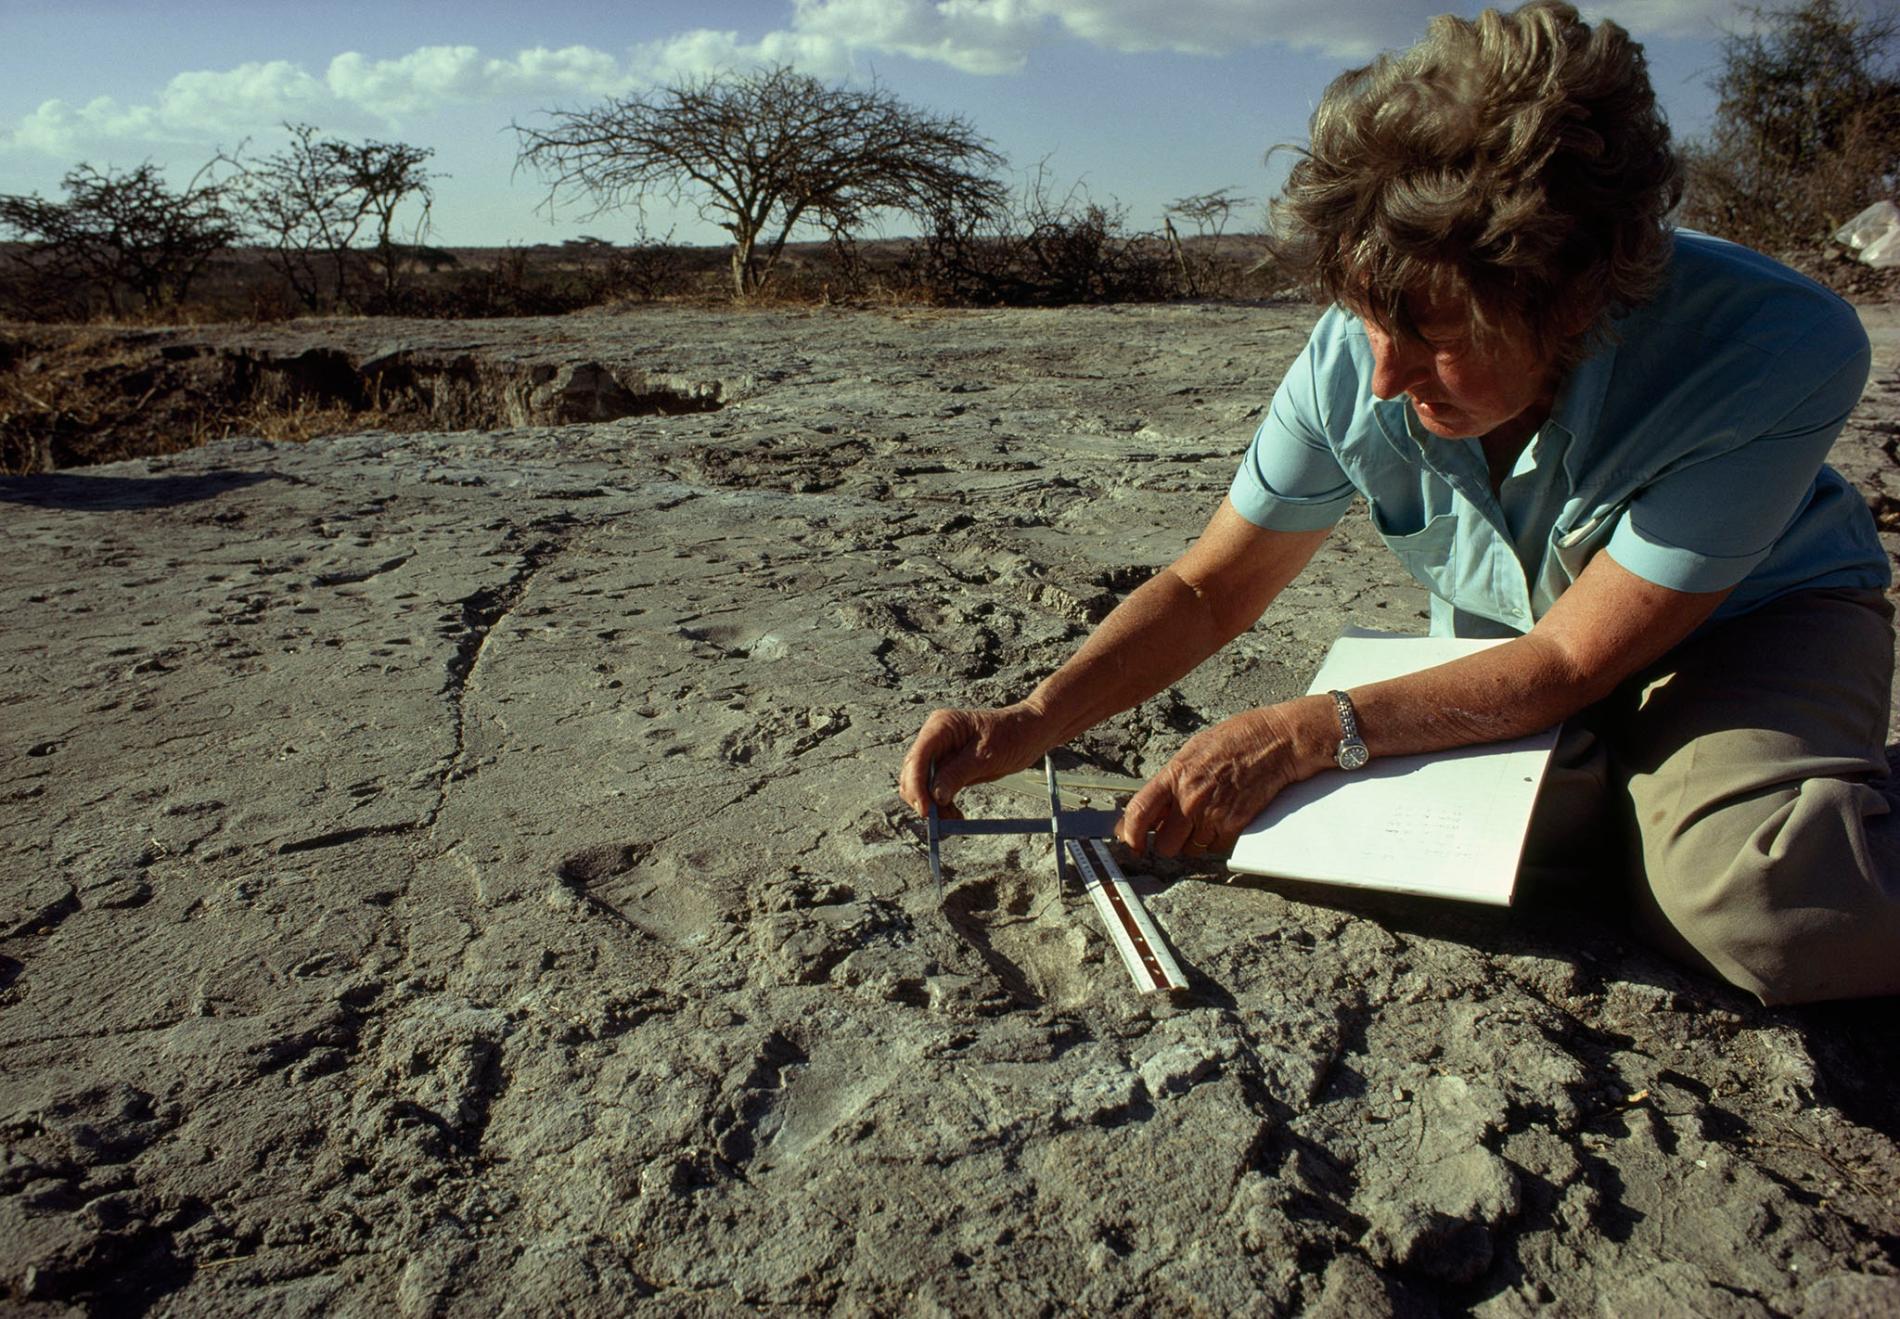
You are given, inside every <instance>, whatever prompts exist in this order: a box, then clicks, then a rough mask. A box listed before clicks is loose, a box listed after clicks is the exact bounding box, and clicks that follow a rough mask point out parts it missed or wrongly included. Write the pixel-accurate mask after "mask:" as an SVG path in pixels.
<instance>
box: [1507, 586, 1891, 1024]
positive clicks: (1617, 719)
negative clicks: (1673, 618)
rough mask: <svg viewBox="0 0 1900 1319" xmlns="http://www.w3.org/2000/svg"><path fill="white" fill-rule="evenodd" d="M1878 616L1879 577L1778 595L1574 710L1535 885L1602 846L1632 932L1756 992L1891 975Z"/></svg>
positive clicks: (1856, 986) (1529, 863)
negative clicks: (1864, 585) (1847, 587)
mask: <svg viewBox="0 0 1900 1319" xmlns="http://www.w3.org/2000/svg"><path fill="white" fill-rule="evenodd" d="M1892 619H1893V609H1892V607H1891V606H1890V605H1889V604H1888V603H1887V602H1886V600H1885V598H1884V597H1882V596H1881V595H1880V594H1879V593H1878V592H1874V591H1803V592H1798V593H1796V594H1794V595H1790V596H1784V597H1783V598H1782V599H1780V600H1776V601H1774V602H1772V603H1770V604H1768V605H1765V606H1763V607H1762V608H1761V609H1758V610H1755V611H1753V612H1752V613H1749V614H1745V615H1743V616H1742V617H1740V618H1736V619H1731V620H1729V621H1727V622H1724V623H1720V624H1718V625H1716V626H1714V627H1712V628H1710V629H1709V630H1708V631H1707V632H1705V633H1704V634H1702V635H1700V636H1698V637H1695V638H1692V639H1691V640H1690V641H1688V642H1685V643H1684V644H1683V645H1681V646H1678V647H1677V648H1676V649H1675V650H1674V651H1672V652H1670V654H1669V655H1667V656H1665V657H1664V658H1663V660H1662V661H1661V662H1660V663H1659V664H1658V665H1656V666H1655V667H1654V668H1653V669H1651V670H1650V671H1648V672H1646V673H1644V674H1642V675H1640V676H1639V677H1638V678H1637V679H1635V680H1634V681H1632V682H1630V683H1628V684H1625V686H1624V687H1623V688H1621V689H1619V691H1618V692H1617V693H1616V694H1615V695H1614V696H1612V697H1610V698H1609V699H1608V700H1605V701H1603V702H1601V703H1600V704H1599V705H1597V706H1595V707H1592V708H1591V709H1590V710H1587V711H1585V712H1584V714H1583V715H1582V716H1580V717H1579V718H1578V719H1575V720H1572V721H1571V722H1570V723H1569V724H1567V725H1566V726H1565V731H1564V735H1563V737H1562V738H1561V739H1560V741H1559V743H1558V748H1557V753H1556V755H1555V756H1554V757H1553V759H1552V764H1551V770H1550V774H1549V775H1548V777H1547V778H1546V780H1545V785H1544V788H1543V790H1542V791H1541V792H1540V793H1539V796H1538V803H1537V810H1536V813H1535V815H1534V817H1533V820H1532V827H1531V837H1530V839H1529V840H1528V841H1527V843H1526V849H1525V858H1524V860H1525V866H1524V875H1525V879H1526V880H1527V881H1528V882H1529V885H1530V886H1532V887H1534V885H1535V882H1536V880H1537V879H1538V878H1540V877H1549V876H1551V875H1553V874H1559V873H1570V874H1574V873H1576V872H1577V871H1578V870H1579V869H1582V868H1587V869H1589V870H1591V871H1593V872H1594V874H1595V875H1596V876H1597V882H1598V883H1600V882H1601V876H1602V875H1603V874H1604V873H1605V871H1604V870H1603V869H1602V868H1601V867H1602V866H1603V865H1604V864H1609V865H1610V866H1612V867H1613V869H1614V870H1620V871H1622V872H1623V873H1625V874H1628V875H1629V876H1631V878H1632V880H1633V885H1632V891H1631V894H1630V906H1631V909H1632V913H1633V916H1634V919H1635V923H1636V926H1637V929H1638V931H1639V932H1640V933H1641V934H1642V935H1643V937H1645V938H1646V939H1647V940H1648V941H1649V942H1651V943H1653V944H1655V945H1656V946H1657V947H1658V948H1660V949H1661V950H1662V951H1664V952H1666V953H1668V954H1669V955H1671V956H1672V957H1675V958H1677V959H1679V960H1681V961H1683V962H1686V963H1688V964H1689V965H1691V966H1694V967H1697V968H1698V969H1701V970H1704V971H1710V972H1713V973H1714V974H1716V975H1718V976H1720V977H1721V978H1722V979H1724V980H1727V981H1729V982H1730V983H1732V984H1735V985H1738V986H1740V987H1741V988H1743V989H1746V990H1748V991H1750V992H1751V993H1753V994H1755V995H1756V996H1757V997H1758V998H1760V999H1761V1000H1762V1002H1764V1003H1770V1004H1775V1003H1803V1002H1811V1001H1815V1000H1819V999H1829V998H1852V997H1861V996H1865V995H1872V994H1895V993H1900V812H1897V811H1895V810H1894V809H1893V805H1894V801H1895V799H1896V798H1897V797H1900V781H1895V780H1891V779H1889V777H1888V766H1887V759H1886V754H1885V746H1886V737H1887V717H1888V691H1889V687H1890V684H1891V680H1892V670H1893V645H1894V633H1893V623H1892ZM1606 826H1607V827H1606ZM1619 851H1620V852H1621V856H1620V857H1619V856H1618V855H1617V853H1618V852H1619Z"/></svg>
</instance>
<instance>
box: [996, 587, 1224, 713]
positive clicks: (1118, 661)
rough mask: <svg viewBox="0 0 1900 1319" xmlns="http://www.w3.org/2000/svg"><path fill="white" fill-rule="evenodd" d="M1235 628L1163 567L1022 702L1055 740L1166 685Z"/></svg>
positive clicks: (1210, 603) (1197, 592) (1219, 644)
mask: <svg viewBox="0 0 1900 1319" xmlns="http://www.w3.org/2000/svg"><path fill="white" fill-rule="evenodd" d="M1249 621H1251V620H1249ZM1241 626H1242V627H1244V626H1245V624H1244V623H1243V624H1242V625H1241ZM1238 631H1239V629H1238V628H1234V627H1233V626H1232V623H1231V621H1230V620H1227V619H1224V618H1222V617H1221V611H1220V610H1219V609H1218V608H1217V607H1216V605H1215V602H1213V601H1211V600H1210V599H1208V598H1207V596H1206V594H1205V593H1204V592H1203V591H1200V590H1196V589H1195V588H1194V587H1193V586H1191V585H1190V584H1189V583H1188V582H1187V581H1185V580H1184V579H1183V578H1182V577H1181V576H1180V575H1179V573H1177V572H1176V570H1175V569H1174V568H1165V569H1163V570H1162V571H1161V572H1159V573H1157V574H1156V575H1155V576H1154V577H1152V578H1150V579H1149V580H1148V581H1147V582H1145V583H1143V584H1142V585H1141V586H1140V587H1139V588H1137V589H1136V590H1135V591H1134V593H1133V594H1131V595H1129V596H1128V598H1127V599H1125V600H1123V601H1122V602H1121V603H1120V604H1119V605H1117V606H1116V607H1115V609H1114V611H1113V612H1112V613H1110V614H1109V616H1108V617H1107V618H1105V619H1104V620H1102V623H1101V626H1099V627H1097V628H1096V629H1095V631H1094V632H1093V633H1092V634H1091V635H1090V636H1089V638H1088V640H1087V641H1085V642H1083V643H1082V647H1081V649H1079V650H1078V651H1076V653H1075V654H1074V655H1073V656H1071V657H1070V658H1069V660H1068V661H1067V662H1066V663H1064V664H1063V665H1062V667H1061V668H1059V669H1057V670H1056V671H1055V672H1054V673H1052V674H1050V675H1049V676H1048V677H1047V678H1045V679H1044V680H1043V681H1042V682H1041V683H1040V684H1039V685H1038V686H1037V687H1036V689H1035V691H1033V692H1031V693H1030V695H1029V697H1028V698H1027V699H1026V700H1025V701H1024V704H1025V705H1027V706H1028V707H1030V708H1031V709H1033V710H1034V711H1035V712H1036V714H1037V716H1038V718H1039V719H1040V720H1041V721H1042V723H1043V724H1044V726H1045V728H1046V730H1047V733H1048V739H1049V745H1050V746H1056V745H1059V744H1061V743H1063V742H1067V741H1069V740H1070V739H1071V738H1073V737H1075V736H1076V735H1078V734H1080V733H1082V732H1083V731H1085V730H1086V729H1089V728H1092V727H1094V726H1095V725H1096V724H1098V723H1100V722H1101V721H1102V720H1104V719H1106V718H1108V717H1109V716H1111V715H1115V714H1119V713H1121V712H1122V711H1123V710H1128V709H1132V708H1133V707H1135V706H1137V705H1139V704H1141V703H1142V702H1143V701H1145V700H1147V699H1148V698H1149V697H1151V696H1153V695H1155V694H1156V693H1158V692H1161V691H1163V690H1165V689H1166V688H1167V687H1169V686H1170V685H1172V684H1173V683H1175V682H1177V681H1179V680H1180V679H1181V678H1182V677H1184V676H1185V675H1186V674H1187V673H1189V672H1190V671H1192V670H1193V668H1194V667H1195V666H1196V665H1198V664H1199V663H1200V662H1201V661H1202V660H1205V659H1206V658H1207V657H1208V656H1210V655H1212V654H1213V653H1214V652H1215V651H1217V650H1219V649H1220V648H1221V647H1222V646H1224V645H1226V644H1227V643H1228V642H1229V641H1231V640H1233V638H1234V637H1235V636H1236V635H1237V634H1238Z"/></svg>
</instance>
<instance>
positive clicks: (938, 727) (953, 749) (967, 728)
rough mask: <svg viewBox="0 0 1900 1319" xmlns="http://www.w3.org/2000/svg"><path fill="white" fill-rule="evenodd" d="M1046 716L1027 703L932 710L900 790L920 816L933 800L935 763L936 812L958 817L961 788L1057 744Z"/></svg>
mask: <svg viewBox="0 0 1900 1319" xmlns="http://www.w3.org/2000/svg"><path fill="white" fill-rule="evenodd" d="M1045 728H1046V725H1045V724H1044V722H1043V720H1042V716H1041V715H1040V714H1038V713H1037V711H1035V710H1034V709H1033V708H1031V707H1030V706H1029V705H1027V704H1025V703H1021V702H1019V703H1017V704H1015V705H1005V706H1001V707H999V708H996V709H991V710H933V711H931V713H930V717H929V718H928V719H926V720H924V726H923V729H922V731H921V732H919V733H918V734H917V740H916V741H915V742H912V743H911V745H910V752H909V754H908V755H906V756H905V757H904V768H903V770H902V771H901V772H900V773H899V774H898V777H897V792H898V795H899V796H901V797H902V798H903V799H904V800H905V801H906V802H908V803H909V804H910V806H911V807H912V809H914V810H915V811H916V812H917V813H918V814H919V815H923V814H925V813H926V811H927V809H928V805H929V801H930V795H931V792H930V787H931V784H930V767H931V766H932V765H933V764H934V765H935V766H936V767H937V782H936V798H937V812H938V814H940V815H941V816H942V817H943V818H944V819H946V820H960V819H962V818H963V813H962V812H961V811H959V810H957V808H956V806H955V805H954V803H955V801H956V795H957V793H958V792H959V791H961V790H962V789H964V788H967V787H969V786H970V785H971V784H972V783H988V782H990V781H992V780H993V779H1000V778H1002V777H1003V776H1004V775H1005V774H1013V773H1015V772H1016V771H1017V770H1019V769H1027V768H1028V767H1029V766H1031V765H1033V764H1035V763H1036V762H1037V761H1038V760H1040V759H1042V756H1043V753H1044V752H1045V751H1047V750H1048V749H1049V747H1050V746H1052V745H1053V743H1052V742H1050V741H1048V740H1047V734H1046V732H1045V731H1044V730H1045Z"/></svg>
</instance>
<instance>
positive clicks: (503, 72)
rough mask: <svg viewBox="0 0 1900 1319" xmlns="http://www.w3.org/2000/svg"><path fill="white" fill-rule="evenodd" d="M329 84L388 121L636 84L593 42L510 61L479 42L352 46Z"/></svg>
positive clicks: (606, 92)
mask: <svg viewBox="0 0 1900 1319" xmlns="http://www.w3.org/2000/svg"><path fill="white" fill-rule="evenodd" d="M325 82H327V83H328V85H329V89H330V91H331V92H332V93H333V94H334V95H335V96H336V98H337V99H338V100H340V101H343V102H346V103H348V104H351V105H355V106H360V107H361V108H363V109H364V110H367V111H369V112H370V113H372V114H376V115H381V116H384V117H387V118H394V117H397V116H401V115H406V114H416V113H419V112H423V111H428V110H435V109H439V108H441V107H442V106H445V105H458V104H468V103H470V102H475V101H484V100H489V99H493V98H496V97H501V96H512V95H520V94H533V93H543V94H557V95H558V94H566V93H584V94H587V95H593V96H611V95H614V94H616V93H620V92H625V91H628V90H630V89H631V87H632V86H633V81H632V79H630V78H629V77H628V75H627V74H626V72H624V71H623V69H622V67H621V64H620V62H619V61H618V60H616V59H615V58H614V57H613V56H612V55H609V54H607V53H606V52H605V51H599V50H594V49H592V48H591V47H587V46H566V47H563V48H562V49H560V50H548V49H547V48H545V47H536V48H535V49H532V50H524V51H522V52H520V53H519V54H518V55H516V56H515V58H513V59H511V60H504V59H483V58H482V54H481V52H480V51H478V50H477V49H476V48H475V47H473V46H423V47H421V48H419V49H417V50H413V51H410V52H409V53H408V54H407V55H404V56H402V57H401V58H399V59H393V60H370V59H368V58H366V57H364V56H363V55H360V54H358V53H356V52H355V51H349V52H346V53H345V54H342V55H338V56H337V57H336V58H335V59H333V60H331V61H330V68H329V71H328V73H327V74H326V75H325Z"/></svg>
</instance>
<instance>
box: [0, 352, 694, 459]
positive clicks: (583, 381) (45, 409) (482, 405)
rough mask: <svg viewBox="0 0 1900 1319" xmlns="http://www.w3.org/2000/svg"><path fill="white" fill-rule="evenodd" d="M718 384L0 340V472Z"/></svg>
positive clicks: (678, 398)
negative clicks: (253, 437)
mask: <svg viewBox="0 0 1900 1319" xmlns="http://www.w3.org/2000/svg"><path fill="white" fill-rule="evenodd" d="M728 393H729V387H728V385H727V384H726V382H724V381H720V380H698V379H691V378H688V377H684V376H681V375H678V374H675V373H671V372H649V371H645V370H642V369H640V368H637V367H632V366H628V365H625V364H609V363H603V362H599V361H591V360H589V361H571V362H519V361H497V360H492V359H488V358H482V357H477V356H475V355H473V354H470V353H450V354H429V353H422V352H414V351H409V350H401V351H396V352H390V353H384V354H381V355H377V356H371V357H365V358H360V359H359V358H355V357H352V356H351V355H350V354H348V353H346V352H343V351H341V350H339V349H335V348H323V347H314V348H304V349H302V350H300V351H273V350H270V349H267V348H258V347H255V346H229V347H227V346H217V345H211V344H203V343H180V342H176V341H171V342H166V341H163V339H162V337H160V336H154V335H151V334H149V333H145V334H140V333H132V334H122V333H121V334H112V333H101V334H83V335H76V336H73V337H70V338H65V339H60V340H52V341H33V340H27V339H7V340H0V474H6V475H19V474H23V473H32V472H45V471H53V470H57V469H61V468H69V467H84V466H90V465H93V464H97V463H106V462H118V461H121V460H123V459H127V458H138V457H146V456H151V455H157V454H165V453H176V452H178V451H180V450H183V449H189V448H194V447H196V446H198V445H200V444H204V443H207V442H209V441H212V440H218V439H224V438H227V437H231V436H238V435H262V436H264V437H266V438H268V439H278V440H304V439H311V438H314V437H316V436H319V435H334V434H344V433H350V432H355V431H363V430H384V431H422V430H432V431H459V430H494V429H500V428H504V427H520V426H567V425H575V424H580V423H586V422H603V421H615V420H618V419H620V418H624V417H650V416H676V415H679V414H682V413H696V412H714V411H717V410H719V409H720V408H721V407H723V406H725V403H726V401H727V395H728Z"/></svg>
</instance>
